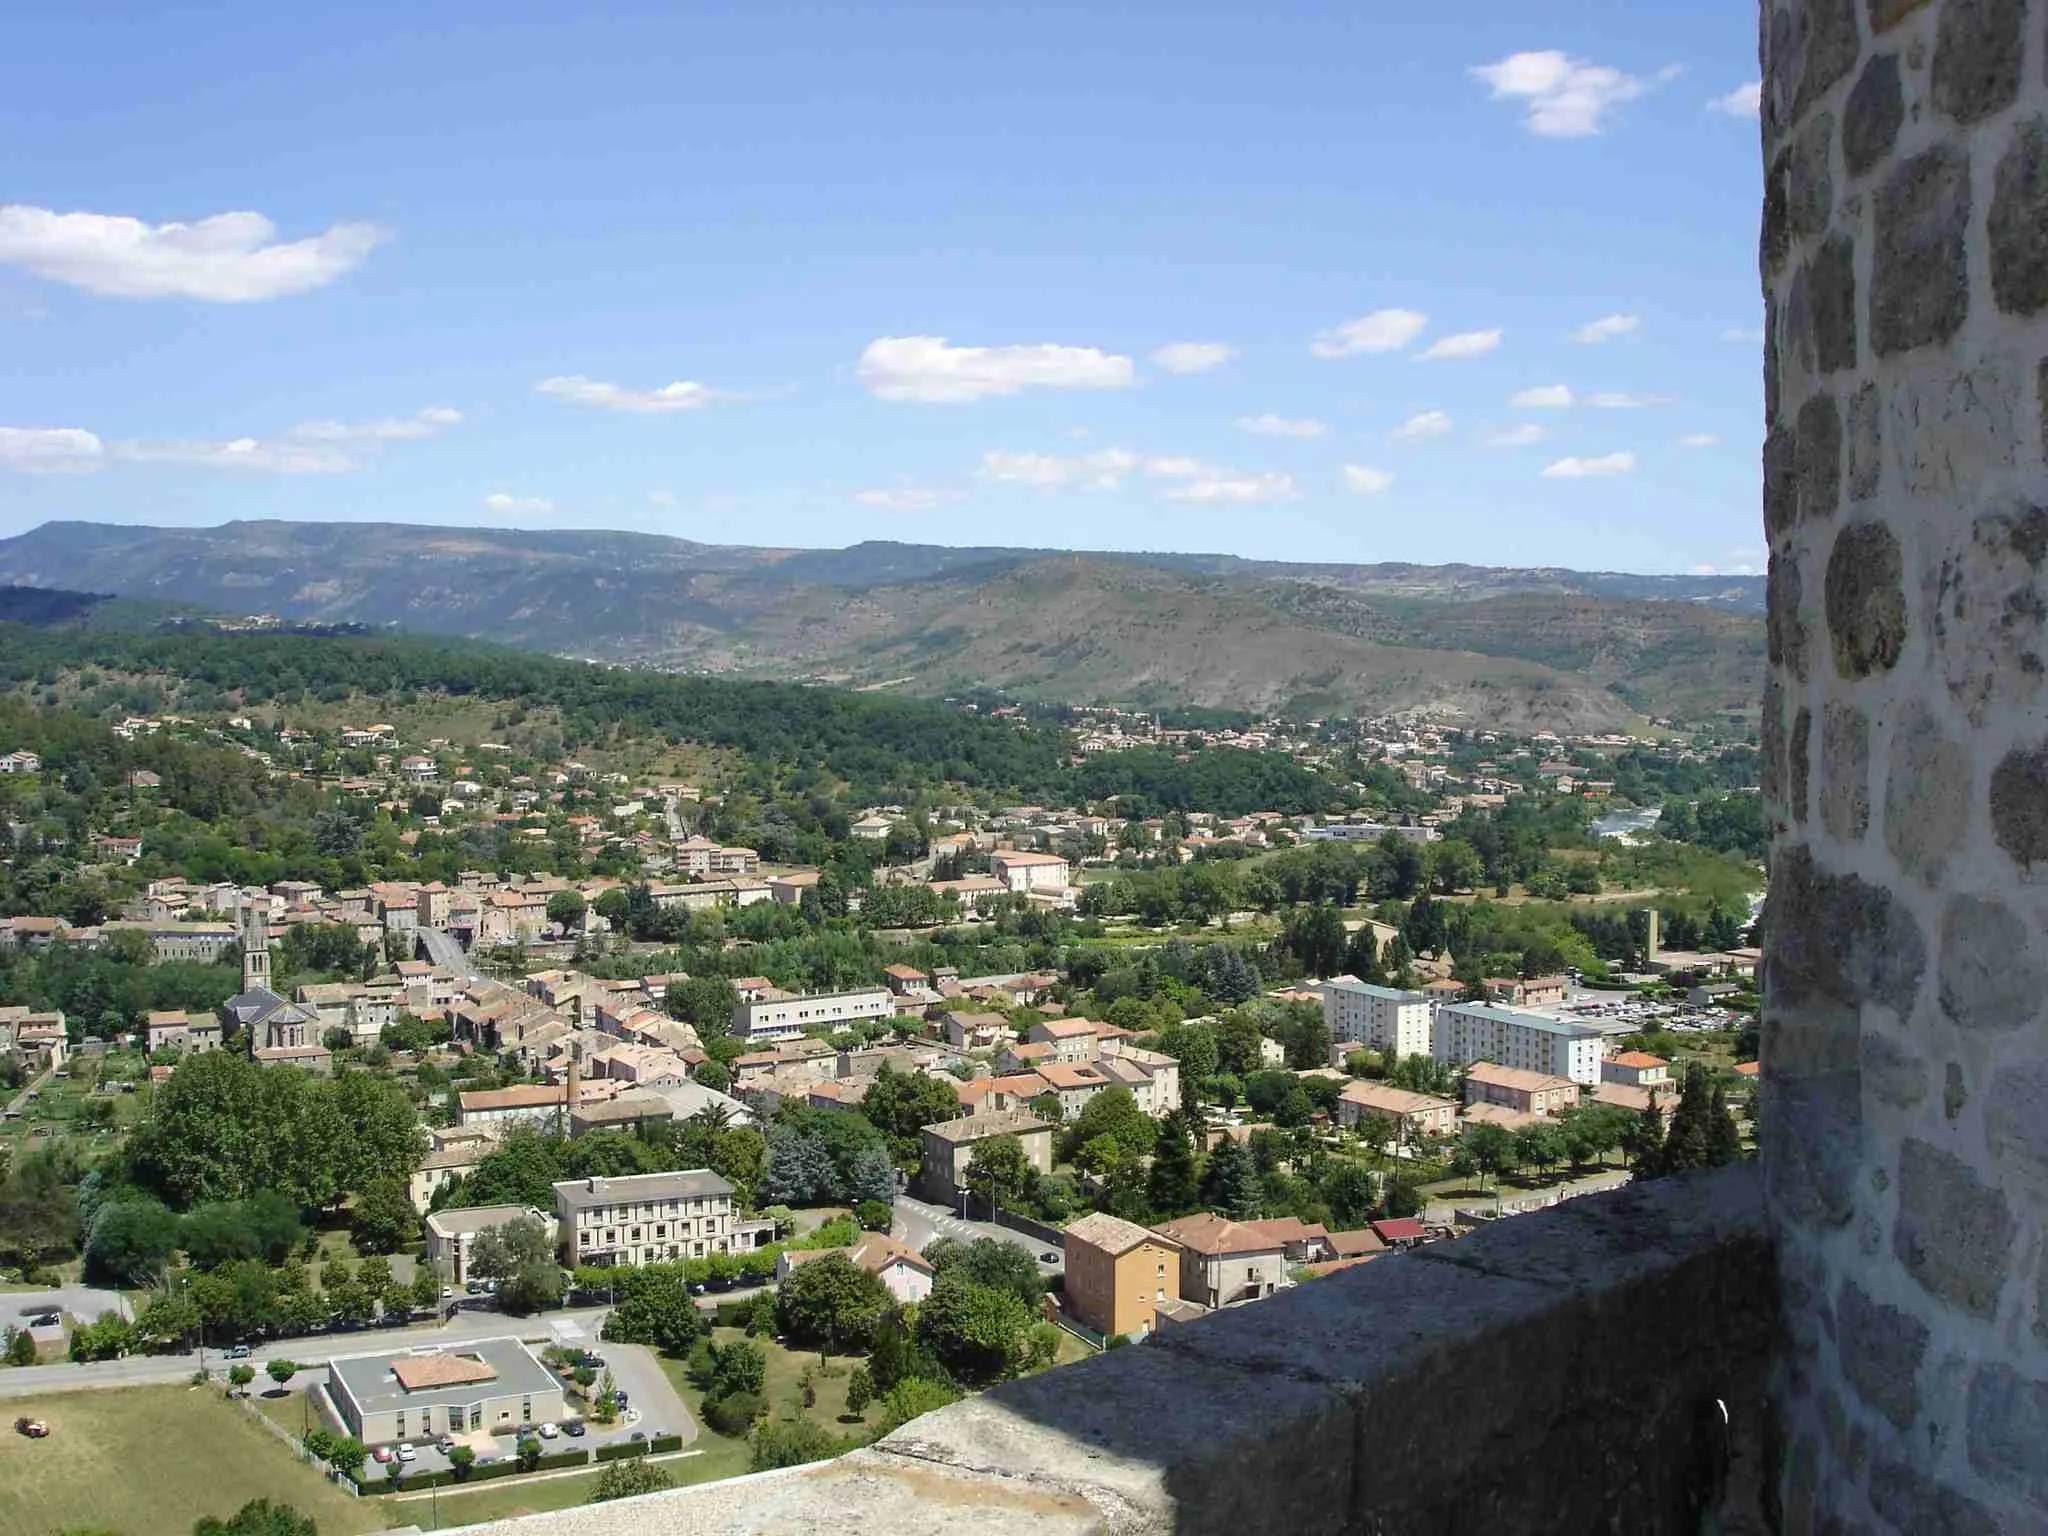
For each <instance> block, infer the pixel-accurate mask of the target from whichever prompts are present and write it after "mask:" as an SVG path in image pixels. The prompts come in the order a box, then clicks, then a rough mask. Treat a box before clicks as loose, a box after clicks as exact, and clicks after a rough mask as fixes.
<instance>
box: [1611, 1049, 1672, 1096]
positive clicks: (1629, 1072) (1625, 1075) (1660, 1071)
mask: <svg viewBox="0 0 2048 1536" xmlns="http://www.w3.org/2000/svg"><path fill="white" fill-rule="evenodd" d="M1600 1080H1601V1081H1602V1082H1603V1083H1626V1084H1627V1085H1628V1086H1630V1087H1631V1088H1668V1087H1670V1086H1671V1063H1670V1062H1668V1061H1666V1060H1665V1059H1664V1058H1663V1057H1662V1056H1652V1055H1651V1054H1650V1053H1649V1052H1648V1051H1623V1052H1622V1053H1621V1054H1620V1055H1618V1056H1609V1057H1608V1058H1607V1059H1606V1060H1605V1061H1603V1062H1601V1063H1600Z"/></svg>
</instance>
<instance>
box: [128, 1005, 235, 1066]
mask: <svg viewBox="0 0 2048 1536" xmlns="http://www.w3.org/2000/svg"><path fill="white" fill-rule="evenodd" d="M145 1038H146V1039H147V1041H148V1046H149V1052H150V1054H151V1055H155V1054H156V1053H157V1052H158V1051H163V1050H176V1051H182V1052H184V1053H185V1054H186V1055H187V1056H200V1055H204V1054H205V1053H206V1052H208V1051H217V1050H219V1049H220V1019H219V1018H218V1017H217V1016H216V1015H214V1014H211V1013H194V1014H186V1013H172V1012H164V1011H158V1010H152V1011H151V1012H150V1014H149V1018H148V1022H147V1032H146V1035H145Z"/></svg>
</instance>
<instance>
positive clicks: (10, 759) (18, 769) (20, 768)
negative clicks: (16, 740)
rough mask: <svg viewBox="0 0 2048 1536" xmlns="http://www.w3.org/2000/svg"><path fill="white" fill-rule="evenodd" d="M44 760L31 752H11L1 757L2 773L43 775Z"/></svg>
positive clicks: (0, 769)
mask: <svg viewBox="0 0 2048 1536" xmlns="http://www.w3.org/2000/svg"><path fill="white" fill-rule="evenodd" d="M42 771H43V760H42V759H41V758H40V757H38V756H36V754H35V753H33V752H30V751H26V750H23V751H17V752H9V753H7V754H5V755H4V756H0V773H41V772H42Z"/></svg>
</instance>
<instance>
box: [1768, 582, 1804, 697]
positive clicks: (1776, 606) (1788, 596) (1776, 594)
mask: <svg viewBox="0 0 2048 1536" xmlns="http://www.w3.org/2000/svg"><path fill="white" fill-rule="evenodd" d="M1803 588H1804V583H1803V582H1802V580H1801V578H1800V574H1799V562H1798V561H1797V560H1796V559H1794V558H1792V557H1791V556H1789V555H1772V556H1771V560H1770V566H1769V570H1768V574H1767V575H1766V576H1765V578H1764V590H1765V596H1766V601H1765V609H1766V613H1767V617H1766V619H1765V623H1764V636H1765V643H1766V647H1767V650H1768V652H1769V656H1770V662H1771V665H1772V666H1774V667H1785V668H1787V669H1789V670H1790V671H1791V673H1792V675H1793V676H1794V677H1796V678H1798V679H1799V680H1800V681H1801V682H1804V681H1805V680H1806V666H1807V661H1806V653H1807V630H1806V617H1805V615H1804V614H1803V613H1802V612H1801V611H1800V609H1801V605H1802V604H1803V602H1804V600H1805V594H1804V590H1803Z"/></svg>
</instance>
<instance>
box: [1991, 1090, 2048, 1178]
mask: <svg viewBox="0 0 2048 1536" xmlns="http://www.w3.org/2000/svg"><path fill="white" fill-rule="evenodd" d="M1984 1142H1985V1145H1986V1146H1988V1147H1990V1148H1991V1151H1992V1153H1993V1155H1995V1156H1997V1157H1999V1158H2002V1159H2004V1160H2005V1161H2006V1162H2008V1163H2015V1164H2020V1165H2022V1166H2024V1167H2025V1168H2026V1169H2027V1170H2028V1171H2029V1172H2031V1173H2032V1174H2034V1175H2035V1176H2036V1177H2038V1176H2040V1175H2041V1174H2044V1173H2048V1062H2042V1061H2027V1062H2021V1063H2019V1064H2018V1065H2017V1066H2011V1067H2007V1068H2006V1069H2005V1070H2004V1071H2002V1072H2000V1073H1999V1074H1998V1075H1997V1076H1996V1077H1994V1078H1992V1079H1991V1091H1990V1092H1989V1093H1988V1094H1987V1095H1986V1096H1985V1100H1984Z"/></svg>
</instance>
